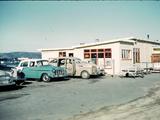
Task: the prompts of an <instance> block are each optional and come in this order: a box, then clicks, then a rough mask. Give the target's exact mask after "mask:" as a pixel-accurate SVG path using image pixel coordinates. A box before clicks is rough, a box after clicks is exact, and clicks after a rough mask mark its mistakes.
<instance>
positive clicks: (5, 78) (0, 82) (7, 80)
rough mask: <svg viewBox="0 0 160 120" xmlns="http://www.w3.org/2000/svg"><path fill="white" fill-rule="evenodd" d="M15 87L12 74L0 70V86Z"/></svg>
mask: <svg viewBox="0 0 160 120" xmlns="http://www.w3.org/2000/svg"><path fill="white" fill-rule="evenodd" d="M8 85H16V82H15V78H14V77H13V73H12V72H6V71H4V70H0V86H8Z"/></svg>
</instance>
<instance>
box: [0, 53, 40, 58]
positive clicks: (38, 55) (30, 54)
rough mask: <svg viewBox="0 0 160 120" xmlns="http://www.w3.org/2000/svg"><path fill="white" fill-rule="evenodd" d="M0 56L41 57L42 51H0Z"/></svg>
mask: <svg viewBox="0 0 160 120" xmlns="http://www.w3.org/2000/svg"><path fill="white" fill-rule="evenodd" d="M0 58H36V59H39V58H41V53H40V52H9V53H0Z"/></svg>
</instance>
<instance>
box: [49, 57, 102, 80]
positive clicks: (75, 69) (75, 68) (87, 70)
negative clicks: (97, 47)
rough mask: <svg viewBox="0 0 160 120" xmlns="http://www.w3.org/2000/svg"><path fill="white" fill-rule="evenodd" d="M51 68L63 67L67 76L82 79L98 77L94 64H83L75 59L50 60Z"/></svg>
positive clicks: (60, 58)
mask: <svg viewBox="0 0 160 120" xmlns="http://www.w3.org/2000/svg"><path fill="white" fill-rule="evenodd" d="M50 64H51V65H53V66H58V67H64V68H65V69H66V70H67V74H68V76H81V77H82V78H84V79H86V78H90V76H91V75H96V76H97V75H99V73H100V72H98V68H97V66H96V64H93V63H88V62H84V61H82V60H81V59H79V58H76V57H59V58H52V59H50Z"/></svg>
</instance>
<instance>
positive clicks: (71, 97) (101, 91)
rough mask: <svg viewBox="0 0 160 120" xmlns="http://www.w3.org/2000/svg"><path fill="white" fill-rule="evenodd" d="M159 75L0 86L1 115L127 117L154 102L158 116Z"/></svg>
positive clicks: (37, 119)
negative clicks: (7, 88) (1, 88)
mask: <svg viewBox="0 0 160 120" xmlns="http://www.w3.org/2000/svg"><path fill="white" fill-rule="evenodd" d="M159 78H160V74H149V75H146V76H145V77H144V78H135V79H134V78H119V77H113V78H112V77H107V76H105V77H101V78H91V79H88V80H85V79H80V78H71V79H70V80H67V81H54V82H49V83H44V82H36V81H27V82H26V84H24V85H23V86H21V87H19V88H16V89H12V90H1V92H0V119H2V120H11V119H13V120H66V119H67V120H112V119H114V120H115V119H117V118H118V120H119V118H121V119H129V120H130V118H131V117H128V116H132V117H133V119H134V117H135V118H137V117H136V116H138V115H139V114H138V113H142V114H143V113H144V112H143V109H142V108H144V107H148V106H147V105H148V104H149V105H150V104H153V103H155V104H154V105H153V109H152V110H153V113H154V114H155V115H154V114H153V116H157V115H160V113H159V112H157V110H158V111H160V110H159V109H160V106H159V103H160V102H159V96H160V94H159V93H160V92H159V86H160V79H159ZM154 98H155V99H154ZM150 107H152V106H150ZM148 108H149V107H148ZM141 111H142V112H141ZM147 111H148V109H146V111H145V112H146V113H147ZM132 113H134V114H132ZM136 113H137V114H136ZM131 114H132V115H131ZM144 114H145V113H144ZM109 115H110V117H108V118H107V117H106V116H109ZM113 116H114V117H113ZM116 116H117V117H116ZM153 116H150V117H151V118H152V117H153ZM158 117H159V116H158ZM156 118H157V117H155V118H154V120H158V119H156ZM159 118H160V117H159ZM139 120H141V119H139ZM145 120H146V119H145Z"/></svg>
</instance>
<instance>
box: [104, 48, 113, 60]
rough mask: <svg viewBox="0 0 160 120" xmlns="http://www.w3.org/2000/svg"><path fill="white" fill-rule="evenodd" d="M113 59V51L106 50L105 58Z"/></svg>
mask: <svg viewBox="0 0 160 120" xmlns="http://www.w3.org/2000/svg"><path fill="white" fill-rule="evenodd" d="M111 57H112V51H111V49H105V58H111Z"/></svg>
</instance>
